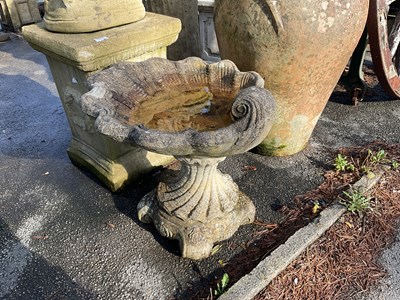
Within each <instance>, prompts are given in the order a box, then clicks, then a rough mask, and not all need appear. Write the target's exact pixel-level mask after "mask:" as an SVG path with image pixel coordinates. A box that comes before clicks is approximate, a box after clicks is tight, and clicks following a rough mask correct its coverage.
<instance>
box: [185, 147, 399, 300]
mask: <svg viewBox="0 0 400 300" xmlns="http://www.w3.org/2000/svg"><path fill="white" fill-rule="evenodd" d="M368 150H371V151H372V152H373V153H377V152H378V151H379V150H384V151H385V158H384V160H383V161H381V162H380V163H372V162H370V156H368ZM339 153H341V154H342V155H344V156H346V157H347V159H348V160H349V162H351V163H352V164H353V165H354V166H355V170H354V171H344V172H339V171H335V170H331V171H327V172H326V174H325V175H324V176H325V181H324V182H323V183H322V184H321V186H319V187H318V188H317V189H315V190H313V191H310V192H307V193H306V194H304V195H301V196H297V197H296V198H295V199H294V205H293V206H292V207H283V208H282V212H283V213H284V214H285V218H284V221H283V222H281V223H280V224H264V223H262V222H256V225H259V226H260V230H259V231H258V232H257V234H256V238H255V239H254V240H252V241H251V242H249V243H248V244H247V245H246V247H245V249H244V250H243V251H242V252H241V253H239V254H238V255H236V256H235V257H233V258H232V259H231V260H230V261H229V262H227V263H226V264H225V265H224V266H223V272H225V273H227V274H228V275H229V278H230V282H229V285H230V286H231V285H232V284H234V283H235V282H236V281H238V280H239V279H240V278H241V277H242V276H244V275H245V274H247V273H249V272H250V271H251V270H252V269H253V268H255V267H256V266H257V264H258V263H259V262H260V261H261V260H262V259H263V258H264V257H266V256H268V255H269V254H270V253H271V252H272V251H273V250H274V249H276V248H277V247H278V246H279V245H281V244H282V243H284V242H285V241H286V240H287V239H288V238H289V237H290V236H291V235H292V234H293V233H294V232H295V231H297V230H298V229H299V228H301V227H303V226H305V225H307V224H308V223H309V222H310V221H312V220H313V219H314V218H315V217H317V216H318V212H320V211H321V210H323V209H324V208H325V207H327V206H328V205H330V204H331V203H332V202H333V201H336V200H337V199H338V197H339V196H341V195H343V191H345V190H347V189H348V188H349V185H350V184H353V183H355V182H356V181H357V180H359V179H360V178H361V176H363V175H365V174H363V172H362V171H361V169H362V167H363V166H364V171H365V169H366V168H367V169H369V171H370V172H371V174H372V173H373V171H374V170H375V168H378V167H381V165H382V164H386V165H391V163H392V162H393V161H398V162H400V144H396V145H386V144H384V143H382V142H374V143H371V144H369V145H366V146H365V147H354V148H344V149H340V150H339ZM399 171H400V168H393V167H392V168H391V169H390V170H386V172H385V175H384V177H383V179H381V181H380V182H379V184H378V185H377V186H375V187H374V188H373V190H372V191H371V192H370V197H371V206H372V208H373V210H372V211H370V212H368V213H365V214H362V215H361V216H360V215H358V214H351V213H347V214H345V215H344V216H343V217H342V219H341V220H340V222H337V223H336V224H335V225H334V226H333V227H331V229H330V230H328V231H327V232H326V233H325V235H323V236H322V237H321V238H320V239H319V240H318V241H317V242H316V243H315V244H313V245H312V246H311V247H309V248H308V249H307V250H306V251H305V252H304V253H303V254H302V255H301V256H300V257H299V258H298V259H296V260H295V261H294V262H293V263H292V264H290V265H289V266H288V268H287V269H286V270H285V271H284V272H282V273H281V274H280V275H279V276H278V277H277V278H275V279H274V280H273V281H272V282H271V283H270V284H269V285H268V286H267V288H266V289H264V290H263V291H262V292H260V294H259V295H258V296H257V297H256V298H255V300H264V299H271V300H278V299H291V300H296V299H307V300H309V299H335V300H336V299H351V298H352V297H354V296H355V295H356V294H359V293H362V292H365V291H367V290H368V289H369V288H370V287H371V286H373V285H376V284H377V283H378V282H379V280H381V279H382V278H383V277H384V276H385V275H386V273H385V270H384V269H383V268H382V267H381V266H380V265H379V263H378V258H379V256H380V254H381V252H382V251H383V250H384V249H385V248H387V247H388V246H389V245H390V244H391V243H392V242H393V241H394V238H395V235H396V226H397V224H398V221H399V219H400V173H399ZM218 281H219V280H216V281H215V282H211V283H210V286H211V287H212V288H211V289H210V291H213V290H215V287H216V284H217V282H218ZM201 294H202V295H201ZM213 298H214V299H215V296H214V297H213V296H211V293H209V294H208V295H205V294H204V293H197V295H196V297H195V298H192V299H213Z"/></svg>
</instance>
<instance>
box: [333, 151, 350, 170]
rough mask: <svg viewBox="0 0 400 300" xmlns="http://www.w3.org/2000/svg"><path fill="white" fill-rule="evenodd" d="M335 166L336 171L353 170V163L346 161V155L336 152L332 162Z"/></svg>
mask: <svg viewBox="0 0 400 300" xmlns="http://www.w3.org/2000/svg"><path fill="white" fill-rule="evenodd" d="M333 165H334V166H335V168H336V171H339V172H340V171H346V170H347V171H354V165H353V164H351V163H349V162H348V161H347V157H346V156H344V155H342V154H340V153H339V154H338V155H337V156H336V158H335V163H334V164H333Z"/></svg>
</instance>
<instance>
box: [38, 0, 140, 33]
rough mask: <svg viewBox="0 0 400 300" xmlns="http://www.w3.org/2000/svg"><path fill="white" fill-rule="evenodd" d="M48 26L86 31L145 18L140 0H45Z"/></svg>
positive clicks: (59, 29) (48, 28)
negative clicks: (83, 0)
mask: <svg viewBox="0 0 400 300" xmlns="http://www.w3.org/2000/svg"><path fill="white" fill-rule="evenodd" d="M44 7H45V12H46V13H45V16H44V19H43V20H44V26H45V28H46V29H47V30H50V31H55V32H64V33H82V32H92V31H98V30H103V29H107V28H112V27H115V26H120V25H124V24H128V23H132V22H136V21H138V20H141V19H143V18H144V15H145V10H144V6H143V4H142V2H141V1H140V0H113V1H109V0H86V1H85V2H84V3H83V2H82V1H77V0H45V2H44Z"/></svg>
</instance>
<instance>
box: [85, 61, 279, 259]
mask: <svg viewBox="0 0 400 300" xmlns="http://www.w3.org/2000/svg"><path fill="white" fill-rule="evenodd" d="M89 82H90V88H91V91H90V92H88V93H86V94H85V95H83V96H82V98H81V105H82V108H83V110H84V111H85V112H86V113H87V114H89V115H90V116H93V117H95V118H96V128H97V130H98V131H99V132H101V133H103V134H105V135H108V136H110V137H112V138H114V139H115V140H118V141H120V142H127V143H132V144H134V145H136V146H139V147H143V148H145V149H147V150H149V151H153V152H156V153H160V154H169V155H174V156H175V157H176V158H177V159H178V160H179V161H180V162H181V165H182V167H181V170H180V172H179V176H177V177H174V178H173V179H171V180H168V181H165V182H161V183H160V184H159V185H158V187H157V188H156V189H155V190H154V191H151V192H150V193H149V194H147V195H146V196H145V197H143V199H142V200H141V201H140V202H139V204H138V216H139V219H140V220H141V221H142V222H145V223H150V222H153V223H154V224H155V226H156V228H157V230H158V231H159V232H160V234H161V235H163V236H166V237H168V238H171V239H178V240H179V242H180V246H181V252H182V255H183V256H184V257H188V258H191V259H202V258H206V257H208V256H209V255H211V250H212V247H213V244H214V243H216V242H219V241H222V240H225V239H228V238H230V237H231V236H232V235H233V234H234V233H235V232H236V231H237V229H238V228H239V226H240V225H244V224H248V223H251V222H252V221H253V220H254V217H255V207H254V205H253V203H252V202H251V200H250V199H249V198H248V197H247V196H246V195H245V194H243V193H242V192H241V191H240V190H239V187H238V186H237V184H236V183H234V181H233V180H232V178H231V177H230V176H229V175H227V174H222V173H221V172H220V171H219V170H218V169H217V165H218V163H220V162H221V161H223V160H224V159H225V157H226V156H228V155H234V154H238V153H243V152H245V151H247V150H249V149H251V148H252V147H254V146H256V145H257V144H258V143H259V142H261V141H262V140H263V138H264V137H265V136H266V134H267V133H268V131H269V129H270V127H271V124H272V120H273V118H274V111H275V102H274V100H273V98H272V96H271V94H270V93H269V92H268V91H267V90H265V89H264V88H263V85H264V82H263V80H262V78H261V77H260V76H259V75H258V74H257V73H255V72H240V71H239V70H238V69H237V67H236V66H235V65H234V64H233V63H232V62H230V61H222V62H220V63H216V64H208V63H206V62H204V61H202V60H201V59H198V58H188V59H185V60H183V61H177V62H172V61H169V60H166V59H160V58H154V59H150V60H147V61H145V62H140V63H119V64H117V65H114V66H113V67H111V68H109V69H107V70H104V71H102V72H100V73H98V74H96V75H93V76H92V77H91V78H90V79H89Z"/></svg>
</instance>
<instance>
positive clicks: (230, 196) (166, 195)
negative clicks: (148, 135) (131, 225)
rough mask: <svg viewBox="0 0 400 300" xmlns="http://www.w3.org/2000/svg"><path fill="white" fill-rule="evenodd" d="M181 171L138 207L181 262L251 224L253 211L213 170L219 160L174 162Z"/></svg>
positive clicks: (225, 177)
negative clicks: (176, 246) (175, 245)
mask: <svg viewBox="0 0 400 300" xmlns="http://www.w3.org/2000/svg"><path fill="white" fill-rule="evenodd" d="M176 158H177V159H178V160H179V161H180V162H181V163H182V168H181V170H180V173H179V175H178V176H177V177H176V178H174V179H172V180H171V181H169V182H161V183H160V184H159V185H158V187H157V189H155V190H153V191H151V192H150V193H148V194H147V195H146V196H144V197H143V198H142V200H141V201H140V202H139V204H138V216H139V219H140V221H142V222H144V223H152V222H153V223H154V225H155V226H156V228H157V230H158V231H159V232H160V234H161V235H163V236H165V237H167V238H170V239H177V240H179V243H180V248H181V252H182V256H183V257H187V258H190V259H196V260H197V259H203V258H207V257H209V256H210V255H211V252H212V249H213V245H214V244H215V243H217V242H219V241H223V240H226V239H228V238H230V237H231V236H232V235H233V234H234V233H235V232H236V231H237V230H238V228H239V226H241V225H245V224H249V223H251V222H253V221H254V218H255V207H254V205H253V203H252V202H251V200H250V199H249V198H248V197H247V196H246V195H245V194H243V193H242V192H240V190H239V187H238V186H237V184H236V183H234V182H233V180H232V178H231V177H230V176H229V175H227V174H222V173H221V172H220V171H219V170H218V169H217V165H218V163H220V162H221V161H223V160H224V159H225V158H207V157H203V158H199V157H197V158H184V157H176Z"/></svg>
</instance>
